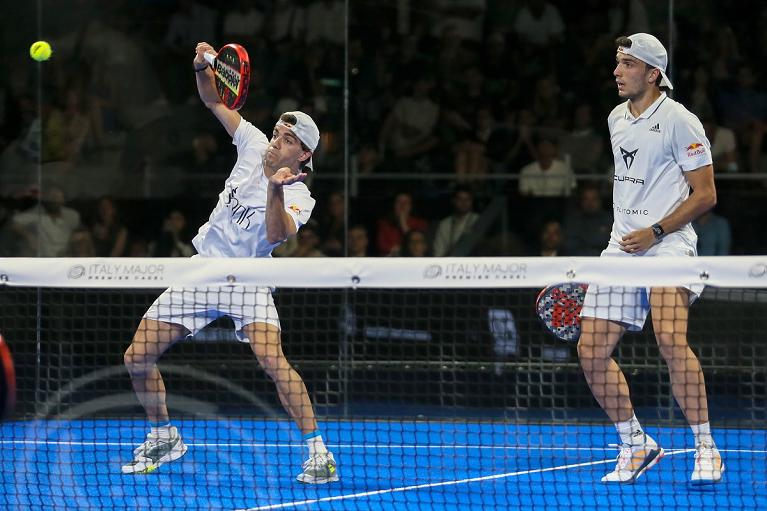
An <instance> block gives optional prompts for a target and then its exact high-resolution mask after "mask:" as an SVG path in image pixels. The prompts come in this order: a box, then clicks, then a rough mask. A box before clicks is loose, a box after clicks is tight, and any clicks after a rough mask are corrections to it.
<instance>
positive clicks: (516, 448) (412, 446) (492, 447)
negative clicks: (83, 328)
mask: <svg viewBox="0 0 767 511" xmlns="http://www.w3.org/2000/svg"><path fill="white" fill-rule="evenodd" d="M184 443H185V444H186V445H187V446H189V447H253V448H277V449H303V448H304V447H305V446H306V444H304V443H300V444H298V443H289V442H288V443H279V444H272V443H206V442H191V443H190V442H184ZM0 445H69V446H82V447H86V446H87V447H132V446H135V445H136V444H135V442H85V441H82V440H79V441H63V440H0ZM326 445H327V446H328V447H330V448H332V449H426V450H440V449H477V450H507V451H608V452H609V451H614V450H615V449H616V446H615V445H610V446H608V447H549V446H531V445H471V444H440V445H419V444H326ZM691 450H692V449H687V451H691ZM672 451H673V450H672ZM682 451H685V449H679V450H678V452H682ZM719 452H731V453H755V454H767V450H765V449H719Z"/></svg>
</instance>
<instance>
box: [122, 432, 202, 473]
mask: <svg viewBox="0 0 767 511" xmlns="http://www.w3.org/2000/svg"><path fill="white" fill-rule="evenodd" d="M186 449H187V447H186V445H184V442H183V441H181V436H180V435H179V434H178V430H177V429H176V428H175V427H171V428H170V437H169V438H160V437H158V436H156V435H153V434H152V433H151V432H150V433H149V434H148V435H147V436H146V440H145V441H144V443H143V444H141V445H139V446H138V447H136V448H135V449H134V450H133V461H131V462H130V463H126V464H125V465H123V466H122V473H123V474H149V473H151V472H154V471H155V470H157V469H158V468H159V467H160V465H163V464H164V463H168V462H169V461H173V460H177V459H179V458H180V457H181V456H183V455H184V454H186Z"/></svg>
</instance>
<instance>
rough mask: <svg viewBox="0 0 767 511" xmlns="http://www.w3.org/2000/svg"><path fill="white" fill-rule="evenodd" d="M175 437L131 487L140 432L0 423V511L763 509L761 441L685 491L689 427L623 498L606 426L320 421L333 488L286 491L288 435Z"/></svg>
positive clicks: (291, 485) (232, 428)
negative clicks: (127, 470)
mask: <svg viewBox="0 0 767 511" xmlns="http://www.w3.org/2000/svg"><path fill="white" fill-rule="evenodd" d="M174 424H175V425H176V426H177V427H178V428H179V431H180V433H181V435H182V437H183V439H184V442H185V443H186V444H187V445H188V447H189V451H188V452H187V454H186V455H185V456H184V457H183V458H181V459H179V460H177V461H175V462H173V463H169V464H166V465H163V466H162V467H160V468H159V469H158V470H157V471H155V472H154V473H152V474H149V475H140V476H136V475H123V474H122V473H121V472H120V466H121V465H122V464H123V463H124V462H126V461H128V460H130V459H131V456H132V450H133V448H134V447H135V446H136V445H138V444H139V443H141V442H142V441H143V440H144V435H145V433H146V431H145V429H144V428H145V423H144V422H142V421H126V420H77V421H30V422H10V423H4V424H2V426H0V455H1V457H2V460H3V471H2V472H1V473H0V487H1V488H2V489H3V491H2V494H0V508H1V509H4V510H6V509H7V510H30V509H34V510H37V509H41V510H42V509H44V510H73V509H94V510H95V509H99V510H100V509H116V510H118V509H124V510H144V509H152V510H159V509H165V510H173V509H178V510H203V509H205V510H208V509H215V510H232V511H233V510H246V509H247V510H261V509H299V510H301V509H353V510H367V509H387V510H388V509H408V510H432V509H455V510H461V511H465V510H471V509H551V510H555V509H600V508H601V509H607V508H608V506H609V507H610V508H613V506H617V505H618V504H619V503H620V504H621V506H622V508H644V509H647V508H648V507H651V508H652V509H716V510H718V511H721V510H725V509H738V510H749V509H753V510H764V509H767V433H766V432H765V430H749V429H720V430H717V431H715V433H714V434H715V438H716V439H717V443H718V447H719V449H720V451H721V453H722V456H723V458H724V460H725V465H726V471H725V474H724V477H723V480H722V482H720V483H719V484H716V485H708V486H693V485H691V484H689V483H688V482H687V480H688V478H689V476H690V472H691V470H692V466H693V456H694V452H693V450H692V449H691V448H690V445H689V443H690V442H691V437H690V436H691V435H690V433H689V431H688V430H687V428H648V429H647V431H648V433H650V434H651V435H653V436H654V437H655V438H656V440H657V441H658V442H659V443H660V444H661V445H662V446H663V447H664V449H665V450H666V456H665V457H664V459H663V460H662V461H661V462H660V463H659V464H658V465H657V466H656V467H654V468H653V469H651V470H650V471H648V472H647V473H646V474H645V475H644V476H643V477H642V478H641V479H640V480H639V481H638V482H637V483H636V484H634V485H605V484H603V483H600V482H599V479H600V478H601V476H602V475H603V474H604V473H605V472H607V471H609V470H611V469H612V467H613V464H614V463H615V461H614V458H615V456H616V454H617V450H616V448H615V447H614V446H610V445H608V444H607V442H611V441H613V440H614V439H615V437H616V435H615V433H614V430H613V428H612V425H609V427H608V426H604V427H603V426H588V425H559V424H558V425H519V424H511V423H499V422H486V423H485V422H469V421H465V420H461V421H373V420H370V421H332V422H328V421H326V422H324V423H323V424H322V428H323V431H324V436H325V437H326V439H327V441H328V447H329V448H330V450H331V451H332V452H333V453H334V455H335V458H336V460H337V462H338V471H339V474H340V476H341V480H340V481H339V482H336V483H331V484H326V485H319V486H306V485H303V484H301V483H299V482H297V481H295V475H296V474H297V473H298V472H299V471H300V468H301V463H302V461H303V460H304V456H305V455H306V447H305V446H304V444H303V442H302V441H301V438H300V434H299V433H298V432H297V431H296V430H295V428H294V426H293V425H292V423H290V422H285V421H278V420H275V421H270V420H261V419H257V420H243V419H237V420H180V421H175V422H174ZM618 509H620V508H618Z"/></svg>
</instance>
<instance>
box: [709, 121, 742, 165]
mask: <svg viewBox="0 0 767 511" xmlns="http://www.w3.org/2000/svg"><path fill="white" fill-rule="evenodd" d="M701 122H702V123H703V129H704V130H705V131H706V138H708V140H709V142H711V159H712V160H714V169H715V170H718V171H720V172H721V171H726V172H737V171H738V146H737V142H736V141H735V132H734V131H732V130H731V129H729V128H725V127H724V126H721V125H719V124H718V123H717V122H716V119H715V118H714V117H713V116H712V115H709V116H702V117H701Z"/></svg>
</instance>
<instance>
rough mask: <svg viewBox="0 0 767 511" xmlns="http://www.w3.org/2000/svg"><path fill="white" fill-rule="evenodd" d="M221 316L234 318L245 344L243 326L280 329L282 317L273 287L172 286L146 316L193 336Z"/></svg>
mask: <svg viewBox="0 0 767 511" xmlns="http://www.w3.org/2000/svg"><path fill="white" fill-rule="evenodd" d="M221 316H229V317H230V318H231V319H232V321H233V322H234V326H235V330H236V332H237V338H238V339H239V340H240V341H243V342H248V339H247V338H246V337H245V336H244V335H243V334H242V332H241V330H242V327H243V326H245V325H248V324H250V323H268V324H270V325H274V326H276V327H277V328H278V329H279V328H280V318H279V316H278V315H277V308H276V307H275V306H274V299H273V298H272V290H271V288H269V287H254V286H226V287H210V288H176V287H170V288H168V289H166V290H165V292H163V293H162V294H161V295H160V296H158V297H157V300H155V301H154V303H153V304H152V305H151V306H150V307H149V309H147V311H146V313H145V314H144V318H145V319H153V320H156V321H163V322H165V323H175V324H178V325H183V326H184V327H186V328H187V330H189V332H190V335H194V334H196V333H197V332H199V331H200V330H202V329H203V328H204V327H205V326H207V325H208V324H210V323H211V322H213V321H214V320H216V319H218V318H220V317H221Z"/></svg>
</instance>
